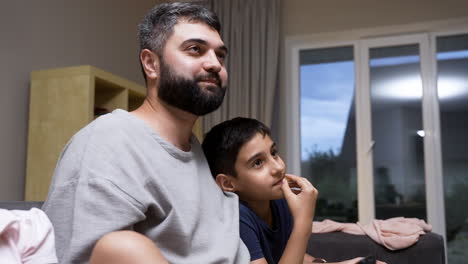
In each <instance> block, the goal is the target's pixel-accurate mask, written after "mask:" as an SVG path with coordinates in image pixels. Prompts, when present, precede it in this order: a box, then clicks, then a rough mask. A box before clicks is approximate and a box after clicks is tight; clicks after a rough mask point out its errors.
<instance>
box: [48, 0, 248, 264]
mask: <svg viewBox="0 0 468 264" xmlns="http://www.w3.org/2000/svg"><path fill="white" fill-rule="evenodd" d="M139 40H140V61H141V66H142V70H143V73H144V77H145V80H146V86H147V96H146V99H145V101H144V103H143V104H142V105H141V106H140V107H139V108H138V109H137V110H135V111H133V112H127V111H124V110H120V109H118V110H115V111H113V112H112V113H110V114H107V115H104V116H102V117H99V118H98V119H96V120H95V121H93V122H92V123H90V124H89V125H87V126H86V127H85V128H83V129H82V130H80V131H79V132H78V133H77V134H76V135H75V136H74V137H73V138H72V139H71V140H70V142H69V143H68V144H67V146H66V147H65V149H64V151H63V153H62V155H61V157H60V159H59V161H58V164H57V167H56V170H55V172H54V176H53V181H52V185H51V188H50V190H49V195H48V199H47V201H46V203H45V204H44V207H43V209H44V211H45V212H46V213H47V215H48V216H49V217H50V219H51V221H52V223H53V226H54V228H55V232H56V246H57V256H58V258H59V262H60V263H87V262H88V261H89V258H90V254H91V251H92V249H93V247H94V245H95V244H96V241H98V239H100V238H101V237H102V236H103V235H105V234H108V233H111V232H114V231H119V230H133V231H136V232H138V233H140V234H142V235H144V236H145V237H147V238H149V239H150V240H151V241H152V242H154V243H155V245H157V247H158V248H159V250H160V251H161V253H162V255H163V256H164V258H165V259H167V261H168V262H170V263H248V262H249V260H250V258H249V255H248V251H247V249H246V247H245V245H244V244H243V243H242V241H241V240H240V238H239V223H238V219H239V216H238V212H239V207H238V206H239V205H238V198H237V196H235V195H233V194H223V192H222V191H221V190H220V188H219V187H218V186H217V185H216V183H215V182H214V180H213V178H212V176H211V174H210V169H209V167H208V164H207V162H206V159H205V157H204V155H203V152H202V150H201V148H200V144H199V142H198V140H197V139H196V137H194V135H193V134H192V128H193V125H194V123H195V121H196V120H197V118H198V117H199V116H202V115H205V114H207V113H210V112H212V111H214V110H216V109H217V108H218V107H219V106H220V105H221V103H222V101H223V98H224V94H225V92H226V83H227V71H226V68H225V64H224V62H225V58H226V56H227V53H228V51H227V48H226V46H225V45H224V43H223V41H222V40H221V37H220V23H219V20H218V18H217V16H216V14H214V13H213V12H211V11H210V10H208V9H206V8H205V7H202V6H199V5H196V4H193V3H165V4H161V5H158V6H156V7H154V8H153V9H152V10H151V11H150V12H149V13H148V14H147V15H146V16H145V18H144V19H143V21H142V22H141V24H140V25H139Z"/></svg>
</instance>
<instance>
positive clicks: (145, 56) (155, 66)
mask: <svg viewBox="0 0 468 264" xmlns="http://www.w3.org/2000/svg"><path fill="white" fill-rule="evenodd" d="M140 61H141V65H142V66H143V70H144V71H145V73H146V78H148V79H153V80H156V78H158V76H159V58H158V56H157V55H156V54H155V53H154V52H152V51H151V50H149V49H144V50H142V51H141V52H140Z"/></svg>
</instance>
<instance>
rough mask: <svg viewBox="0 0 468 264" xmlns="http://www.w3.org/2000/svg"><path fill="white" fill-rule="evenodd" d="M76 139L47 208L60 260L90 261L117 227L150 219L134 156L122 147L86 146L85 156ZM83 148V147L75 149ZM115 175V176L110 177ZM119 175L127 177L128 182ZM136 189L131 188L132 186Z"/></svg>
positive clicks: (61, 163) (59, 170) (59, 168)
mask: <svg viewBox="0 0 468 264" xmlns="http://www.w3.org/2000/svg"><path fill="white" fill-rule="evenodd" d="M85 144H86V142H80V141H78V142H76V143H75V144H72V145H70V146H68V148H66V150H65V152H64V154H63V155H62V157H61V159H60V161H59V163H58V165H57V168H56V170H55V174H56V175H54V177H57V176H59V177H58V179H57V183H54V184H53V185H54V186H53V188H52V191H51V193H50V194H49V197H48V200H47V201H46V203H45V205H44V207H43V210H44V211H45V212H46V213H47V215H48V216H49V218H50V220H51V222H52V224H53V226H54V228H55V235H56V247H57V257H58V259H59V261H60V263H71V262H87V261H88V259H89V256H90V254H91V251H92V248H93V246H94V244H95V243H96V241H97V240H98V239H99V238H100V237H102V236H103V235H104V234H107V233H109V232H112V231H116V230H124V229H132V227H133V225H134V224H135V223H137V222H139V221H141V220H143V219H144V218H145V215H144V213H145V208H144V205H143V204H142V203H141V202H140V201H138V200H136V199H135V198H134V197H135V196H134V195H133V194H134V193H136V192H137V191H138V190H139V189H135V188H139V186H141V185H142V184H140V183H138V182H135V181H132V180H133V179H134V178H136V177H134V178H132V176H134V175H137V173H135V172H132V171H131V166H130V163H131V162H132V160H131V159H126V158H125V157H122V158H120V157H121V156H123V155H124V154H125V152H122V151H121V150H119V149H116V150H115V151H114V152H116V153H124V154H119V155H115V154H114V155H113V154H112V153H111V152H112V151H113V150H114V149H112V148H109V147H107V145H106V146H105V147H103V146H102V145H97V146H90V145H89V144H88V145H87V148H86V155H85V154H84V153H83V152H81V151H84V150H82V149H81V148H78V147H77V146H83V145H85ZM76 148H78V149H76ZM111 177H112V178H113V179H116V180H115V181H113V180H111V179H110V178H111ZM119 179H126V180H127V181H126V183H125V185H124V184H123V183H122V182H119ZM132 189H135V190H134V191H132V192H131V193H129V190H132Z"/></svg>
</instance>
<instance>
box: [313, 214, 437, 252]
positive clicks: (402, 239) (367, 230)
mask: <svg viewBox="0 0 468 264" xmlns="http://www.w3.org/2000/svg"><path fill="white" fill-rule="evenodd" d="M431 230H432V226H431V225H429V224H426V222H425V221H424V220H421V219H417V218H404V217H395V218H390V219H387V220H373V221H372V222H371V223H370V224H367V225H364V224H361V223H359V222H358V223H356V224H354V223H339V222H335V221H332V220H324V221H321V222H314V224H313V227H312V233H328V232H335V231H341V232H345V233H349V234H354V235H367V236H369V237H370V238H371V239H373V240H374V241H375V242H377V243H379V244H381V245H383V246H385V247H386V248H388V249H390V250H397V249H402V248H407V247H409V246H411V245H413V244H414V243H416V242H417V241H418V239H419V236H420V235H423V234H425V232H429V231H431Z"/></svg>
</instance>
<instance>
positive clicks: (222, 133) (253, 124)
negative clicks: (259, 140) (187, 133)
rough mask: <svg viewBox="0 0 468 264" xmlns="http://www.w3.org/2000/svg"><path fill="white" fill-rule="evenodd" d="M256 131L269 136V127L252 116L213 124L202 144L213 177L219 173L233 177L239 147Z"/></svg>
mask: <svg viewBox="0 0 468 264" xmlns="http://www.w3.org/2000/svg"><path fill="white" fill-rule="evenodd" d="M258 133H260V134H262V135H263V136H266V135H268V136H270V129H269V128H268V127H267V126H265V125H264V124H263V123H262V122H260V121H258V120H256V119H252V118H245V117H236V118H234V119H231V120H227V121H224V122H222V123H220V124H218V125H216V126H214V127H213V128H212V129H211V130H210V131H209V132H208V133H207V134H206V136H205V139H204V140H203V144H202V148H203V152H204V153H205V156H206V159H207V161H208V165H209V166H210V170H211V174H212V175H213V177H214V178H216V175H218V174H220V173H223V174H228V175H231V176H234V177H235V176H236V175H237V174H236V170H235V164H236V159H237V155H238V154H239V150H240V148H241V147H242V146H243V145H244V144H245V143H247V142H248V141H249V140H251V139H252V138H253V137H254V136H255V135H256V134H258Z"/></svg>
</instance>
